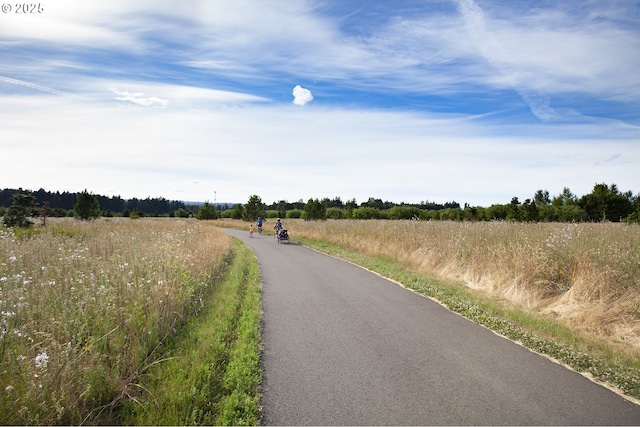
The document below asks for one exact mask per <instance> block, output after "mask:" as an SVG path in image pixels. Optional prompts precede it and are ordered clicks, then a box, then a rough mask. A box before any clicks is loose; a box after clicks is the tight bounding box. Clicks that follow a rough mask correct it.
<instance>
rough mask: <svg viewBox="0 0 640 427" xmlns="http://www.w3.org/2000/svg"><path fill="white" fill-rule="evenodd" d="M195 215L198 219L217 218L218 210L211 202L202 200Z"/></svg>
mask: <svg viewBox="0 0 640 427" xmlns="http://www.w3.org/2000/svg"><path fill="white" fill-rule="evenodd" d="M195 216H196V218H198V219H218V211H217V210H216V207H215V206H214V205H212V204H211V203H209V202H204V205H202V206H200V209H198V211H197V212H196V215H195Z"/></svg>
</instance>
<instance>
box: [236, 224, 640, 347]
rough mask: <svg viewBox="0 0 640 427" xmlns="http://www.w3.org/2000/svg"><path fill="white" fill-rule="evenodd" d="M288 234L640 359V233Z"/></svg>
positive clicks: (314, 228)
mask: <svg viewBox="0 0 640 427" xmlns="http://www.w3.org/2000/svg"><path fill="white" fill-rule="evenodd" d="M236 225H237V224H236ZM285 226H286V227H287V228H288V229H289V230H290V233H291V238H292V239H293V240H294V241H295V239H296V237H310V238H313V239H319V240H323V241H327V242H331V243H336V244H339V245H341V246H343V247H346V248H349V249H352V250H355V251H360V252H364V253H367V254H371V255H382V256H385V257H388V258H389V259H391V260H393V261H394V262H397V263H399V264H402V265H405V266H408V267H409V268H410V269H412V270H414V271H418V272H424V273H426V274H429V275H433V276H436V277H438V278H440V279H443V280H447V281H455V282H459V283H464V284H465V285H467V286H469V287H470V288H474V289H478V290H481V291H483V292H485V293H487V294H490V295H492V296H495V297H498V298H500V299H504V300H507V301H509V303H512V304H516V305H518V306H519V307H521V308H524V309H526V310H528V311H531V312H536V313H541V314H545V315H549V316H553V317H554V318H556V319H558V320H559V321H560V322H562V323H564V324H566V325H568V326H570V327H571V328H572V329H573V330H575V331H578V332H580V333H585V334H590V335H591V336H594V337H596V338H598V339H604V340H606V341H607V342H608V343H610V344H611V345H612V346H613V347H614V348H615V349H616V350H620V351H624V352H625V353H627V354H629V355H630V356H632V357H633V356H634V355H635V356H637V357H640V226H637V225H625V224H614V223H598V224H594V223H581V224H566V223H513V222H477V223H476V222H450V221H426V222H425V221H386V220H379V221H377V220H367V221H363V220H338V221H332V220H329V221H321V222H305V221H302V220H290V219H287V220H285ZM265 229H266V230H269V229H270V225H269V224H266V225H265Z"/></svg>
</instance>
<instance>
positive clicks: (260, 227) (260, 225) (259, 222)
mask: <svg viewBox="0 0 640 427" xmlns="http://www.w3.org/2000/svg"><path fill="white" fill-rule="evenodd" d="M256 224H257V225H258V233H260V234H262V218H260V217H258V220H257V221H256Z"/></svg>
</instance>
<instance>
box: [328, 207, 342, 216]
mask: <svg viewBox="0 0 640 427" xmlns="http://www.w3.org/2000/svg"><path fill="white" fill-rule="evenodd" d="M345 216H346V214H345V210H344V209H340V208H327V218H329V219H343V218H345Z"/></svg>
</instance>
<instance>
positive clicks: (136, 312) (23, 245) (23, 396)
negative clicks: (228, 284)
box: [0, 219, 231, 424]
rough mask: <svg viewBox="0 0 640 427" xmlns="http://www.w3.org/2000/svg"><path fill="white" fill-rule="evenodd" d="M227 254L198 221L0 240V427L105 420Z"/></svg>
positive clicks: (74, 229)
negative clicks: (0, 426)
mask: <svg viewBox="0 0 640 427" xmlns="http://www.w3.org/2000/svg"><path fill="white" fill-rule="evenodd" d="M230 248H231V244H230V241H229V239H228V238H227V236H226V235H224V234H223V233H222V232H220V231H219V230H217V229H216V228H214V227H212V226H211V225H210V224H207V223H204V222H198V221H195V220H188V221H187V220H162V219H156V220H152V219H139V220H135V221H134V220H127V219H114V220H100V221H93V222H77V221H75V220H70V219H69V220H61V221H57V222H56V223H55V224H52V225H51V226H48V227H46V228H44V229H37V230H34V231H30V232H29V233H27V234H22V233H14V232H13V231H12V230H7V229H1V230H0V373H1V375H0V423H2V424H80V423H93V422H97V421H98V420H101V421H102V422H105V421H106V422H108V420H109V419H110V418H109V413H110V411H112V410H113V409H114V408H116V407H117V406H118V405H119V404H120V403H121V402H122V401H124V400H126V399H128V398H129V396H131V395H132V394H134V388H136V386H135V384H136V382H137V379H138V377H139V376H140V374H141V373H142V372H144V370H145V369H146V368H147V367H148V366H150V365H151V364H152V363H153V362H154V361H155V359H156V358H157V357H158V356H159V355H160V354H161V353H162V349H163V345H164V343H165V341H166V339H167V337H169V336H171V335H172V334H174V333H175V331H176V330H177V328H179V327H180V326H181V325H182V324H183V323H184V322H185V321H186V319H187V316H189V315H192V314H193V313H195V312H197V311H198V310H200V309H201V308H202V306H203V304H204V301H205V297H206V294H207V293H208V292H210V287H211V284H212V283H213V282H214V279H215V277H216V276H217V275H218V274H220V272H221V271H222V269H223V266H224V260H225V257H226V256H227V254H228V253H229V251H230Z"/></svg>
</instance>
